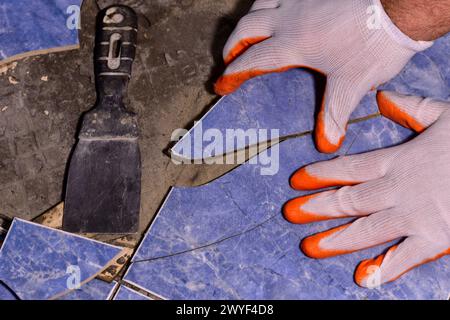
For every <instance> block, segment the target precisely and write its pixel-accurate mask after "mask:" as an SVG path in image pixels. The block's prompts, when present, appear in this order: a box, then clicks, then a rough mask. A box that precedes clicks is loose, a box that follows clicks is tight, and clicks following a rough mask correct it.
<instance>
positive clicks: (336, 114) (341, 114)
mask: <svg viewBox="0 0 450 320" xmlns="http://www.w3.org/2000/svg"><path fill="white" fill-rule="evenodd" d="M356 83H357V82H356ZM356 83H355V81H354V80H347V79H341V78H337V77H334V76H333V75H330V76H329V77H328V79H327V86H326V89H325V96H324V99H323V102H322V107H321V110H320V112H319V115H318V117H317V123H316V131H315V135H316V144H317V149H318V150H319V151H320V152H323V153H334V152H336V151H337V150H338V149H339V148H340V146H341V145H342V142H343V141H344V138H345V133H346V131H347V123H348V120H349V118H350V115H351V113H352V112H353V111H354V110H355V108H356V106H357V105H358V104H359V102H360V101H361V99H362V98H363V96H364V95H365V94H366V93H367V91H368V90H364V89H362V88H358V86H357V84H356Z"/></svg>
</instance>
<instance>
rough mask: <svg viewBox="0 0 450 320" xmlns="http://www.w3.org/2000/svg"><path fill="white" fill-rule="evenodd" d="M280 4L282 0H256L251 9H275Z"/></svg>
mask: <svg viewBox="0 0 450 320" xmlns="http://www.w3.org/2000/svg"><path fill="white" fill-rule="evenodd" d="M279 5H280V0H256V1H255V3H253V5H252V8H251V9H250V11H256V10H262V9H275V8H277V7H278V6H279Z"/></svg>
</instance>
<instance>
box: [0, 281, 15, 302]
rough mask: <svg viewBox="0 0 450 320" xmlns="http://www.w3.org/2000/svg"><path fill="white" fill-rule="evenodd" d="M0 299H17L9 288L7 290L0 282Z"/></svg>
mask: <svg viewBox="0 0 450 320" xmlns="http://www.w3.org/2000/svg"><path fill="white" fill-rule="evenodd" d="M0 300H17V299H16V296H15V295H14V294H13V293H12V292H11V291H10V290H8V289H7V288H6V287H4V286H3V285H2V284H0Z"/></svg>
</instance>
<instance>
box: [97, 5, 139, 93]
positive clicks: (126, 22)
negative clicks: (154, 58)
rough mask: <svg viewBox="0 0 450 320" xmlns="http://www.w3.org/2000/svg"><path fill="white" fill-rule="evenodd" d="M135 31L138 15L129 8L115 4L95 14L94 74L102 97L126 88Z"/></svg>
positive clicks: (132, 57)
mask: <svg viewBox="0 0 450 320" xmlns="http://www.w3.org/2000/svg"><path fill="white" fill-rule="evenodd" d="M137 28H138V21H137V15H136V13H135V12H134V10H133V9H131V8H130V7H127V6H123V5H114V6H111V7H108V8H106V9H104V10H102V11H101V12H100V13H99V14H98V16H97V34H96V45H95V75H96V81H97V86H98V89H99V91H100V92H99V93H100V94H101V95H103V94H106V95H107V96H109V95H112V94H114V93H115V94H122V93H123V90H124V89H126V86H127V84H128V80H129V78H130V77H131V70H132V65H133V61H134V57H135V55H136V45H137ZM119 79H120V80H119ZM114 91H116V92H114Z"/></svg>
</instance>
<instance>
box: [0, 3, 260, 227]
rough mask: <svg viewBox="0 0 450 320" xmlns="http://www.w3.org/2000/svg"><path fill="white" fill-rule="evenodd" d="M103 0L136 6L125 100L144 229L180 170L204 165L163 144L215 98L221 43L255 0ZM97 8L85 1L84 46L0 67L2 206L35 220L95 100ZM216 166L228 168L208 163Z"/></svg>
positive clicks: (58, 188) (51, 196)
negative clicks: (134, 119) (135, 121)
mask: <svg viewBox="0 0 450 320" xmlns="http://www.w3.org/2000/svg"><path fill="white" fill-rule="evenodd" d="M97 2H98V5H99V7H100V8H103V7H105V6H107V5H109V4H112V3H113V2H114V3H124V4H128V5H131V6H132V7H133V8H134V9H135V10H136V11H137V12H138V18H139V30H140V31H139V35H138V43H139V44H138V48H137V57H136V61H135V64H134V68H133V76H132V78H131V83H130V88H129V90H130V91H129V104H128V105H129V106H130V109H132V110H133V111H135V112H137V113H138V117H139V122H140V123H139V128H140V130H141V140H140V145H141V152H142V159H143V175H142V187H143V188H142V189H143V190H142V204H141V208H142V210H141V223H140V226H141V230H145V229H146V228H147V227H148V224H149V222H150V220H151V218H152V217H153V215H154V213H155V212H156V211H157V209H158V207H159V206H160V204H161V201H162V200H163V199H164V197H165V195H166V194H167V192H168V190H169V188H170V186H172V185H174V184H176V183H177V180H178V179H179V176H180V175H182V176H183V181H184V183H185V184H189V183H191V182H195V181H196V180H197V176H198V173H199V172H203V171H202V170H204V169H205V168H202V167H196V166H175V165H173V164H172V162H171V160H170V159H169V158H168V157H167V156H166V155H165V154H164V150H166V149H167V147H168V145H169V140H170V136H171V134H172V131H173V130H174V129H176V128H179V127H190V126H191V121H192V119H195V118H198V117H199V115H200V114H201V113H202V112H203V111H204V109H205V108H207V107H208V106H209V105H211V103H212V102H213V101H215V100H216V96H215V95H214V94H213V93H212V91H211V84H212V81H213V79H216V78H217V77H218V75H219V74H220V73H221V71H222V70H223V65H222V61H221V51H222V48H223V45H224V43H225V41H226V39H227V37H228V35H229V34H230V33H231V31H232V30H233V28H234V25H235V24H236V23H237V21H238V19H239V17H240V16H242V15H243V14H245V13H246V11H247V10H248V9H249V7H250V6H251V4H252V2H253V1H252V0H224V1H211V0H195V1H194V0H155V1H143V0H128V1H123V0H118V1H100V0H99V1H97ZM99 7H98V6H97V3H96V1H94V0H85V1H83V6H82V8H81V30H80V31H79V34H80V50H74V51H68V52H62V53H58V54H49V55H42V56H37V57H32V58H27V59H24V60H21V61H19V63H18V65H17V66H16V67H15V69H10V70H9V71H8V72H7V73H6V74H3V75H0V213H3V214H6V215H9V216H18V217H22V218H24V219H31V218H33V217H35V216H37V215H38V214H40V213H42V212H44V211H46V210H47V209H48V208H50V207H52V206H54V205H55V204H57V203H59V202H60V201H61V199H62V194H63V185H64V183H63V182H64V174H65V169H66V162H67V159H68V156H69V154H70V151H71V148H72V146H73V145H74V141H75V140H74V137H75V135H76V127H77V124H78V121H79V117H80V115H81V113H82V112H83V111H86V110H88V109H89V108H91V107H92V106H93V105H94V102H95V90H94V78H93V63H92V61H93V44H94V30H95V29H94V21H95V16H96V14H97V12H98V10H99ZM0 20H1V19H0ZM199 21H201V23H199ZM10 77H11V80H12V82H10ZM41 79H44V80H41ZM16 82H17V83H16ZM214 168H217V169H218V170H222V169H223V168H222V167H221V166H214V167H209V168H207V170H214ZM202 174H203V173H202ZM155 181H158V183H155Z"/></svg>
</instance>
